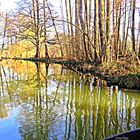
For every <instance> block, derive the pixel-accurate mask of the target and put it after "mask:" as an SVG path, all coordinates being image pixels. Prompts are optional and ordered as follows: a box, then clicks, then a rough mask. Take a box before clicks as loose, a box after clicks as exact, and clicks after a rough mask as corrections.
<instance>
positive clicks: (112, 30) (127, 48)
mask: <svg viewBox="0 0 140 140" xmlns="http://www.w3.org/2000/svg"><path fill="white" fill-rule="evenodd" d="M138 5H139V1H138V0H60V8H59V10H58V9H57V8H56V7H55V6H54V5H53V4H51V1H49V0H20V1H19V2H17V3H16V8H15V9H14V10H13V11H8V12H1V13H0V20H1V21H0V22H1V29H0V38H1V39H0V42H1V50H0V57H1V60H3V59H22V60H31V61H43V62H52V63H59V64H62V65H64V66H65V67H67V68H69V69H72V70H74V71H80V72H81V73H84V74H86V75H92V74H94V75H97V76H98V77H100V78H102V79H104V80H107V81H108V85H110V84H111V85H112V84H113V85H118V86H120V87H124V88H133V89H140V8H139V7H138Z"/></svg>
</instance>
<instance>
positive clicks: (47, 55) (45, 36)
mask: <svg viewBox="0 0 140 140" xmlns="http://www.w3.org/2000/svg"><path fill="white" fill-rule="evenodd" d="M43 12H44V45H45V58H49V54H48V47H47V27H46V21H47V20H46V0H43Z"/></svg>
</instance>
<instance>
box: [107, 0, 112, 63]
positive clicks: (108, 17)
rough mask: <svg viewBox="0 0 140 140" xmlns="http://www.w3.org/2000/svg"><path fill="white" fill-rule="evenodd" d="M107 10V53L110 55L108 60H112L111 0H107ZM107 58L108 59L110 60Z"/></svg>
mask: <svg viewBox="0 0 140 140" xmlns="http://www.w3.org/2000/svg"><path fill="white" fill-rule="evenodd" d="M106 5H107V6H106V12H107V18H106V40H107V53H109V55H108V57H109V58H108V60H109V61H112V46H111V33H110V31H111V29H110V27H111V0H107V2H106ZM108 60H107V61H108Z"/></svg>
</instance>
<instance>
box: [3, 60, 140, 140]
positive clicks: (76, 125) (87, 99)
mask: <svg viewBox="0 0 140 140" xmlns="http://www.w3.org/2000/svg"><path fill="white" fill-rule="evenodd" d="M103 83H105V82H103ZM94 85H97V86H94ZM100 85H101V84H100V82H99V81H96V82H95V77H94V76H91V77H88V76H82V75H80V74H78V73H74V72H73V71H71V70H68V69H64V68H63V67H62V66H61V65H56V64H51V65H48V64H45V63H33V62H26V61H11V60H10V61H2V62H1V63H0V139H1V140H56V139H57V140H67V139H70V140H74V139H75V140H82V139H84V140H102V139H104V138H105V137H108V136H112V135H114V134H118V133H121V132H126V131H128V130H132V129H135V128H138V127H140V92H139V91H128V90H125V89H114V88H113V87H105V86H103V87H100ZM104 85H105V84H104Z"/></svg>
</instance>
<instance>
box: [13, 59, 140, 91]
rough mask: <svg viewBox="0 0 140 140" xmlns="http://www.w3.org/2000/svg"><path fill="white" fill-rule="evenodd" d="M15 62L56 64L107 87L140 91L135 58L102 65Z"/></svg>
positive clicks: (39, 60) (138, 67)
mask: <svg viewBox="0 0 140 140" xmlns="http://www.w3.org/2000/svg"><path fill="white" fill-rule="evenodd" d="M12 59H15V60H26V61H33V62H45V63H57V64H61V65H63V66H64V67H65V68H68V69H71V70H73V71H75V72H80V73H81V74H83V75H87V76H90V75H94V76H97V77H98V78H100V79H102V80H106V81H107V85H108V86H111V85H116V86H118V87H120V88H127V89H137V90H140V65H139V62H138V61H136V60H134V59H135V58H133V59H132V58H131V59H130V60H129V58H127V60H126V59H125V60H123V59H122V60H121V61H118V62H113V61H112V62H110V63H102V64H99V65H95V64H94V63H89V62H86V61H76V60H66V59H58V58H50V59H45V58H12Z"/></svg>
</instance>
